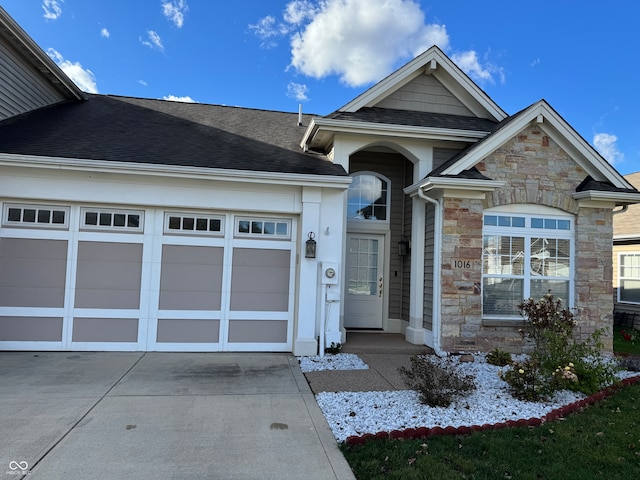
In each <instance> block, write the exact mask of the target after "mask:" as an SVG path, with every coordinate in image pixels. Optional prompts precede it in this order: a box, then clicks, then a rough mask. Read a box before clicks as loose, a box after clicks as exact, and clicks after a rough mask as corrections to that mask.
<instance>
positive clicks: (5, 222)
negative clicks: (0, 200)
mask: <svg viewBox="0 0 640 480" xmlns="http://www.w3.org/2000/svg"><path fill="white" fill-rule="evenodd" d="M13 208H15V209H20V210H21V211H24V210H36V218H37V215H38V213H37V212H38V211H39V210H50V211H51V212H53V211H54V210H57V211H62V212H64V222H63V223H39V222H37V221H35V222H25V221H23V220H20V221H19V222H11V221H9V219H8V216H9V209H13ZM70 211H71V208H70V207H69V206H64V205H44V204H32V203H4V204H3V206H2V226H3V227H17V228H38V229H41V228H45V229H53V230H69V213H70ZM22 215H23V212H22V213H21V217H22Z"/></svg>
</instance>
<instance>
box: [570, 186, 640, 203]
mask: <svg viewBox="0 0 640 480" xmlns="http://www.w3.org/2000/svg"><path fill="white" fill-rule="evenodd" d="M572 196H573V198H574V199H575V200H577V201H579V202H585V201H593V202H614V203H615V204H616V206H622V205H633V204H636V203H640V193H628V192H607V191H600V190H586V191H584V192H576V193H574V194H573V195H572Z"/></svg>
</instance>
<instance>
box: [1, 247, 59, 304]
mask: <svg viewBox="0 0 640 480" xmlns="http://www.w3.org/2000/svg"><path fill="white" fill-rule="evenodd" d="M66 268H67V242H66V241H65V240H44V239H22V238H2V239H0V272H2V275H0V305H2V306H7V307H53V308H60V307H62V306H63V305H64V288H65V280H66Z"/></svg>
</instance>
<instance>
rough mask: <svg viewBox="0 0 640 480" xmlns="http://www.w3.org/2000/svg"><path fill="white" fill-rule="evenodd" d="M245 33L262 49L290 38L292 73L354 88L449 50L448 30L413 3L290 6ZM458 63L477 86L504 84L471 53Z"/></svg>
mask: <svg viewBox="0 0 640 480" xmlns="http://www.w3.org/2000/svg"><path fill="white" fill-rule="evenodd" d="M249 29H250V30H251V31H252V32H253V33H254V34H255V35H256V36H258V37H259V38H260V39H262V40H263V43H262V45H261V46H262V47H265V46H266V47H273V46H275V45H276V43H277V40H278V39H279V38H281V37H283V36H285V35H289V36H290V43H291V63H290V68H293V69H295V70H297V71H298V72H300V73H302V74H304V75H307V76H309V77H313V78H318V79H319V78H324V77H327V76H329V75H337V76H338V77H339V78H340V80H341V81H342V82H343V83H345V84H347V85H350V86H354V87H355V86H362V85H365V84H369V83H372V82H375V81H378V80H380V79H381V78H383V77H384V76H386V75H388V74H389V73H390V72H391V71H393V69H394V68H397V67H398V66H399V64H400V63H401V62H405V61H407V60H409V59H411V58H413V57H415V56H416V55H418V54H420V53H422V52H423V51H425V50H426V49H428V48H429V47H431V46H432V45H438V46H439V47H440V48H441V49H442V50H444V51H448V50H449V49H450V42H449V35H448V34H447V29H446V26H445V25H441V24H435V23H431V24H430V23H427V22H426V21H425V15H424V13H423V12H422V10H421V7H420V5H419V4H418V3H417V2H416V1H414V0H385V1H384V2H383V1H372V0H291V1H290V2H289V3H288V4H287V6H286V8H285V10H284V13H283V15H282V20H278V19H277V18H275V17H274V16H271V15H269V16H267V17H264V18H262V19H261V20H259V21H258V23H256V24H253V25H249ZM457 58H458V59H459V60H460V61H462V62H463V65H461V68H463V70H465V71H466V72H467V73H468V74H469V76H471V77H472V78H473V79H474V80H476V81H478V82H483V81H489V82H493V81H494V77H495V76H496V75H497V76H499V77H500V78H501V80H503V77H504V74H503V72H502V69H500V68H498V67H496V66H493V65H491V64H489V63H488V62H484V63H485V64H483V63H481V62H480V60H479V59H478V56H477V54H476V53H475V52H473V51H471V52H464V53H459V54H458V57H457Z"/></svg>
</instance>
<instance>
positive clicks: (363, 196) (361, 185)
mask: <svg viewBox="0 0 640 480" xmlns="http://www.w3.org/2000/svg"><path fill="white" fill-rule="evenodd" d="M389 186H390V185H389V180H387V179H386V178H384V177H382V176H380V175H377V174H375V173H371V172H358V173H356V174H354V175H353V182H352V183H351V186H350V187H349V199H348V202H347V218H348V219H349V220H378V221H388V220H389Z"/></svg>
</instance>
